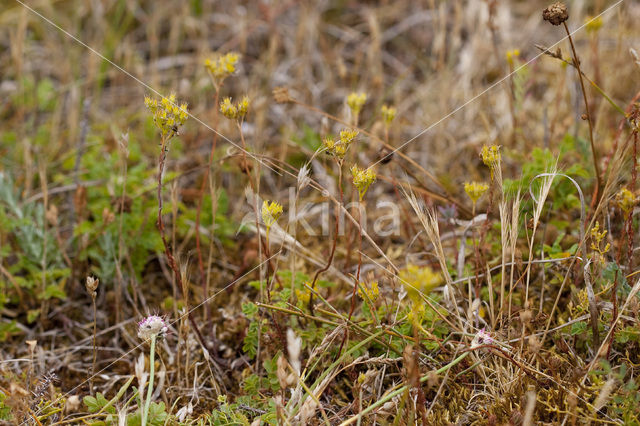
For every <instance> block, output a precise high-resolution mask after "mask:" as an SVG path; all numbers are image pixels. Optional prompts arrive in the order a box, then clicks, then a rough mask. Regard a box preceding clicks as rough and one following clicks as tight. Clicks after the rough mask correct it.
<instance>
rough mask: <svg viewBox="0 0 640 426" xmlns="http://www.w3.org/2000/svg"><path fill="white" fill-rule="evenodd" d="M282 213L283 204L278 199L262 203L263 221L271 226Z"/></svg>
mask: <svg viewBox="0 0 640 426" xmlns="http://www.w3.org/2000/svg"><path fill="white" fill-rule="evenodd" d="M280 215H282V204H280V203H278V202H277V201H266V200H265V201H264V202H263V203H262V221H263V222H264V223H265V225H267V228H270V227H271V225H273V224H274V223H276V222H277V221H278V219H279V218H280Z"/></svg>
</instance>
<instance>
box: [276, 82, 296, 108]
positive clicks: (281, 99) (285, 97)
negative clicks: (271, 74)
mask: <svg viewBox="0 0 640 426" xmlns="http://www.w3.org/2000/svg"><path fill="white" fill-rule="evenodd" d="M273 99H274V100H275V101H276V102H277V103H279V104H286V103H289V102H292V101H293V98H292V97H291V95H289V89H287V88H286V87H283V86H281V87H276V88H275V89H273Z"/></svg>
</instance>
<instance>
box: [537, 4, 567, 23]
mask: <svg viewBox="0 0 640 426" xmlns="http://www.w3.org/2000/svg"><path fill="white" fill-rule="evenodd" d="M542 18H543V19H544V20H545V21H549V23H551V24H552V25H560V24H562V23H563V22H565V21H566V20H567V19H569V12H568V11H567V6H566V5H565V4H564V3H560V2H558V3H553V4H552V5H551V6H549V7H547V8H546V9H545V10H543V11H542Z"/></svg>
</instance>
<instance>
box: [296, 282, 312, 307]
mask: <svg viewBox="0 0 640 426" xmlns="http://www.w3.org/2000/svg"><path fill="white" fill-rule="evenodd" d="M307 285H309V286H311V283H310V282H307ZM296 298H297V299H298V301H299V302H302V304H304V305H306V304H307V303H309V300H311V291H309V289H307V288H305V289H303V290H298V289H296Z"/></svg>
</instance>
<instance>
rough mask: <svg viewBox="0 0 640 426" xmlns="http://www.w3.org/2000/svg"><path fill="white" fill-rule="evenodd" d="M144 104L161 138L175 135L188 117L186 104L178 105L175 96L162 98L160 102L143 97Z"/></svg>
mask: <svg viewBox="0 0 640 426" xmlns="http://www.w3.org/2000/svg"><path fill="white" fill-rule="evenodd" d="M144 104H145V105H146V107H147V109H148V110H149V112H151V114H152V115H153V122H154V124H155V125H156V127H157V128H158V129H159V130H160V132H161V133H162V136H163V137H172V136H174V135H177V134H178V129H179V128H180V126H182V125H183V124H184V122H185V121H186V120H187V117H188V116H189V113H188V112H187V104H186V103H181V104H180V105H178V102H177V100H176V95H175V94H171V95H169V96H168V97H163V98H162V99H161V100H160V101H158V100H157V99H153V98H151V97H149V96H145V98H144Z"/></svg>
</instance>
